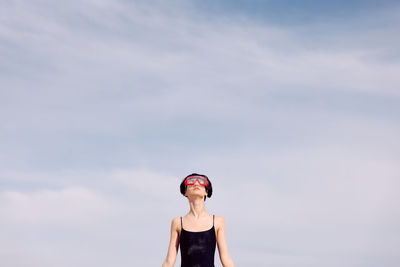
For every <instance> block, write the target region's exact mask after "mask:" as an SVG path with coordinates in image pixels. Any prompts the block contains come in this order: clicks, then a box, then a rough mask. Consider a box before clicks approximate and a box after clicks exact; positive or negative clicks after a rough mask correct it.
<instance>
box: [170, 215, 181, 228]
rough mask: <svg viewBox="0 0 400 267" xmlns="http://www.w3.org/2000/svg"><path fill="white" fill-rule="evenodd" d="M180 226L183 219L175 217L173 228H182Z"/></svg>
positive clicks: (172, 223)
mask: <svg viewBox="0 0 400 267" xmlns="http://www.w3.org/2000/svg"><path fill="white" fill-rule="evenodd" d="M180 224H181V217H180V216H178V217H175V218H173V219H172V222H171V225H172V226H180Z"/></svg>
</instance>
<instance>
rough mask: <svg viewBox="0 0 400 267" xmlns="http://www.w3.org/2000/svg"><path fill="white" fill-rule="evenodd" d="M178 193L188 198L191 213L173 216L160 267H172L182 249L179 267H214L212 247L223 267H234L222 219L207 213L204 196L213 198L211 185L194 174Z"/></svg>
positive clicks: (207, 180) (201, 176)
mask: <svg viewBox="0 0 400 267" xmlns="http://www.w3.org/2000/svg"><path fill="white" fill-rule="evenodd" d="M180 190H181V193H182V195H184V196H185V197H187V198H188V200H189V206H190V211H189V213H188V214H186V215H185V216H183V217H176V218H174V219H173V220H172V223H171V240H170V242H169V247H168V254H167V257H166V259H165V261H164V263H163V265H162V267H173V266H174V264H175V260H176V255H177V253H178V247H179V246H180V247H181V267H214V254H215V247H216V244H218V252H219V257H220V260H221V263H222V265H223V266H224V267H234V264H233V261H232V259H231V257H230V256H229V252H228V246H227V244H226V240H225V222H224V219H223V218H222V217H221V216H218V215H211V214H209V213H208V212H207V211H206V209H205V207H204V201H206V197H209V198H210V197H211V195H212V185H211V182H210V180H209V179H208V177H207V176H205V175H201V174H197V173H193V174H191V175H188V176H186V177H185V179H184V180H183V181H182V183H181V186H180Z"/></svg>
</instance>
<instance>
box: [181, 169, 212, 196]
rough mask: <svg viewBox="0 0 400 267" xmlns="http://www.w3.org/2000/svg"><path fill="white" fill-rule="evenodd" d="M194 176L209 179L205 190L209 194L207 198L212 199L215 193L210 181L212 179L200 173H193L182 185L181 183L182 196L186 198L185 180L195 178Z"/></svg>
mask: <svg viewBox="0 0 400 267" xmlns="http://www.w3.org/2000/svg"><path fill="white" fill-rule="evenodd" d="M193 175H198V176H203V177H205V178H207V180H208V185H206V187H205V188H206V192H207V197H208V198H210V197H211V195H212V192H213V190H212V184H211V181H210V179H209V178H208V177H207V176H205V175H203V174H198V173H192V174H190V175H188V176H186V177H185V178H184V179H183V180H182V183H181V186H180V189H181V194H182V195H184V196H185V193H186V185H185V179H186V178H188V177H189V176H193ZM185 197H186V196H185ZM204 201H206V196H204Z"/></svg>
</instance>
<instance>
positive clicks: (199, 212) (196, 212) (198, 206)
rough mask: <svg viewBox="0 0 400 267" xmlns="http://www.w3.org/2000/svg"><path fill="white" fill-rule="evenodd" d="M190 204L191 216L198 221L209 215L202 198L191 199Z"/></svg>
mask: <svg viewBox="0 0 400 267" xmlns="http://www.w3.org/2000/svg"><path fill="white" fill-rule="evenodd" d="M189 204H190V211H189V214H191V215H192V216H193V217H195V218H196V219H198V218H200V217H202V216H204V215H205V214H207V211H206V208H205V206H204V200H203V199H201V198H196V199H191V200H189Z"/></svg>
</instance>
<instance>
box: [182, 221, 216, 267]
mask: <svg viewBox="0 0 400 267" xmlns="http://www.w3.org/2000/svg"><path fill="white" fill-rule="evenodd" d="M216 242H217V238H216V235H215V228H214V215H213V226H212V228H211V229H209V230H206V231H201V232H190V231H186V230H185V229H183V226H182V217H181V236H180V239H179V244H180V247H181V267H215V266H214V254H215V246H216Z"/></svg>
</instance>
